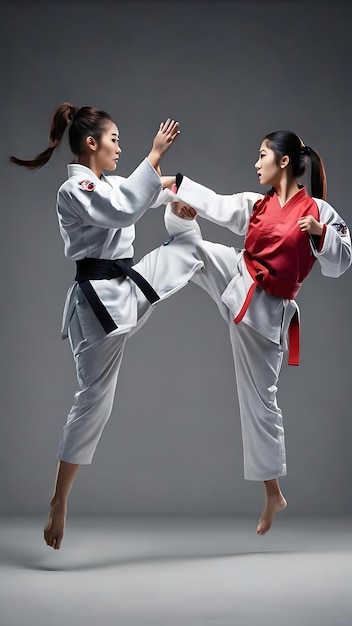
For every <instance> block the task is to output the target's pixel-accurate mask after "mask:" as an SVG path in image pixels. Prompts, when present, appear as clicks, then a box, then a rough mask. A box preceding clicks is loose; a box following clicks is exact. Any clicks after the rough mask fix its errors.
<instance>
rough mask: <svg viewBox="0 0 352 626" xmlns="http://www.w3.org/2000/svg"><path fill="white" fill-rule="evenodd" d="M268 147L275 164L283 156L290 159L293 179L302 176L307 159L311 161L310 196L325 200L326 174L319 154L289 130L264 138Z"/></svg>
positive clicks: (279, 131)
mask: <svg viewBox="0 0 352 626" xmlns="http://www.w3.org/2000/svg"><path fill="white" fill-rule="evenodd" d="M265 139H266V141H267V143H268V147H269V148H270V149H271V150H273V152H274V153H275V157H276V161H277V163H279V162H280V159H282V157H284V156H288V157H289V159H290V163H291V167H292V173H293V176H294V177H295V178H300V177H301V176H303V174H304V173H305V171H306V169H307V157H309V158H310V161H311V172H310V186H311V195H312V196H313V197H315V198H321V199H322V200H325V199H326V174H325V168H324V164H323V161H322V159H321V158H320V156H319V154H318V153H317V152H316V151H315V150H313V148H309V146H305V145H304V143H303V141H302V140H301V139H300V137H298V135H296V134H295V133H293V132H292V131H290V130H277V131H275V132H274V133H270V134H269V135H267V136H266V137H265Z"/></svg>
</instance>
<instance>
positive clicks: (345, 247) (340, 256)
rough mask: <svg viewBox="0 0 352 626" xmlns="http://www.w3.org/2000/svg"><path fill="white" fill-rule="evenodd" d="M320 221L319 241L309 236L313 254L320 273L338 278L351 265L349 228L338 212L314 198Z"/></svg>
mask: <svg viewBox="0 0 352 626" xmlns="http://www.w3.org/2000/svg"><path fill="white" fill-rule="evenodd" d="M316 202H317V204H318V207H319V214H320V222H321V223H322V224H323V225H324V230H323V234H322V237H321V238H320V241H318V242H317V241H316V240H314V239H313V238H312V237H311V238H310V242H311V248H312V252H313V254H314V256H315V257H316V258H317V260H318V261H319V264H320V269H321V273H322V274H323V275H324V276H329V277H330V278H338V277H339V276H341V274H343V273H344V272H345V271H346V270H347V269H348V268H349V267H350V265H351V261H352V257H351V236H350V232H349V229H348V227H347V225H346V223H345V222H344V221H343V219H342V218H341V217H340V216H339V214H338V213H337V212H336V211H335V209H333V207H332V206H330V204H328V203H327V202H325V201H324V200H316Z"/></svg>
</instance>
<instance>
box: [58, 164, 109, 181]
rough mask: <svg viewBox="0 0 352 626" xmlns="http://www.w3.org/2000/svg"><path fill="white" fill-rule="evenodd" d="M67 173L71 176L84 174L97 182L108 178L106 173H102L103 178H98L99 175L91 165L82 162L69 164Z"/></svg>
mask: <svg viewBox="0 0 352 626" xmlns="http://www.w3.org/2000/svg"><path fill="white" fill-rule="evenodd" d="M67 173H68V177H69V178H71V177H72V176H82V175H84V176H85V177H86V178H89V180H92V181H93V182H95V183H97V182H98V181H101V180H106V179H105V176H104V174H102V176H101V178H98V176H97V175H96V174H94V172H93V171H92V170H91V169H90V168H89V167H86V166H85V165H81V163H69V164H68V166H67Z"/></svg>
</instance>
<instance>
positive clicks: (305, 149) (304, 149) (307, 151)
mask: <svg viewBox="0 0 352 626" xmlns="http://www.w3.org/2000/svg"><path fill="white" fill-rule="evenodd" d="M301 150H302V154H304V155H306V156H310V154H311V149H310V147H309V146H305V145H304V144H302V146H301Z"/></svg>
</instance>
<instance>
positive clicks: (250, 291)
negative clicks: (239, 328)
mask: <svg viewBox="0 0 352 626" xmlns="http://www.w3.org/2000/svg"><path fill="white" fill-rule="evenodd" d="M256 286H257V283H256V282H255V283H253V285H251V286H250V288H249V289H248V293H247V295H246V299H245V301H244V303H243V305H242V308H241V310H240V312H239V313H238V314H237V315H236V317H235V318H234V320H233V321H234V322H235V324H239V323H240V322H241V321H242V319H243V318H244V316H245V314H246V311H247V309H248V307H249V305H250V303H251V300H252V296H253V293H254V291H255V288H256Z"/></svg>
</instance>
